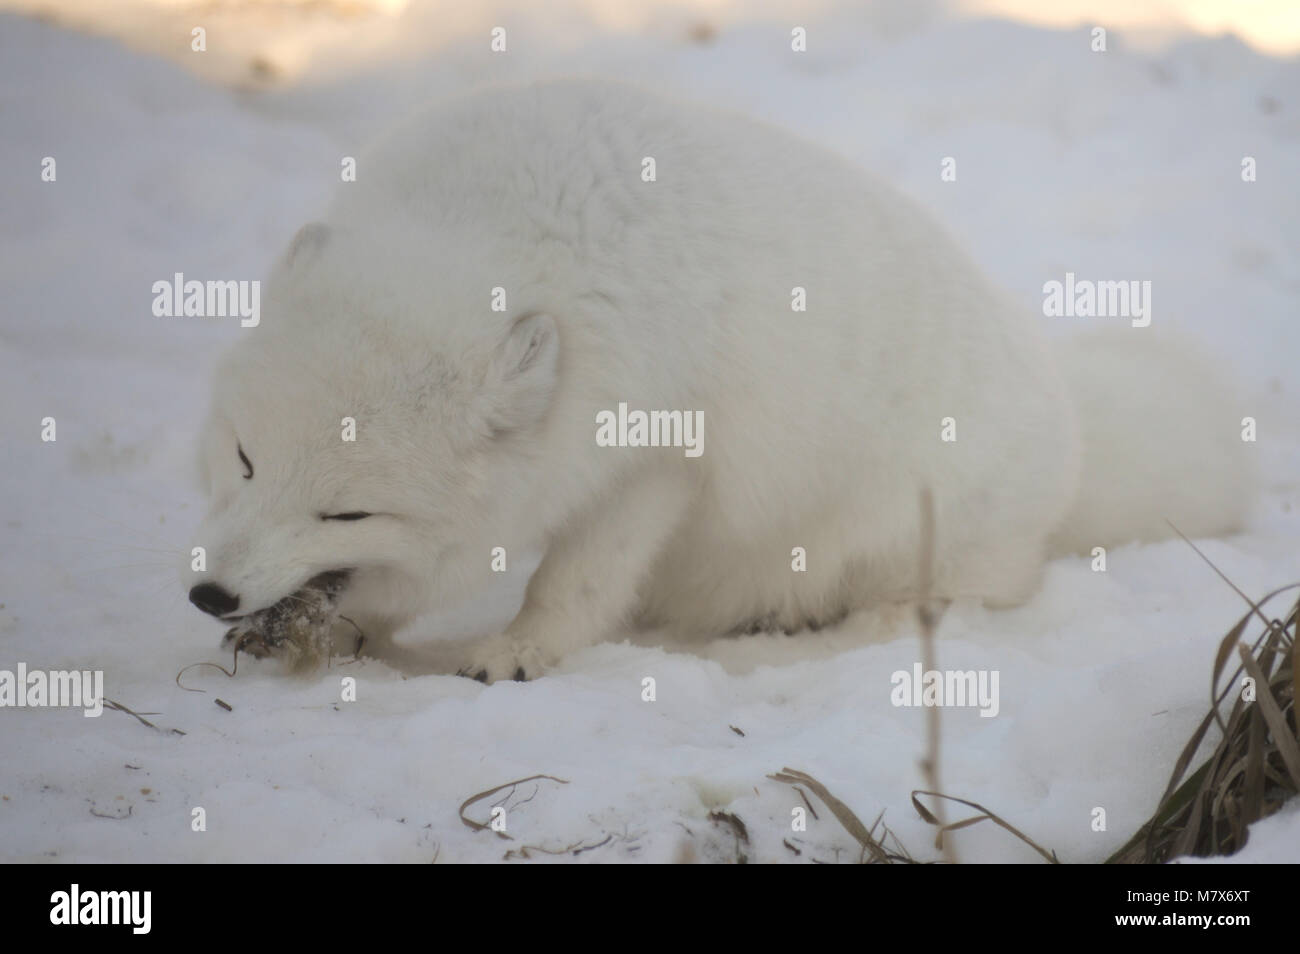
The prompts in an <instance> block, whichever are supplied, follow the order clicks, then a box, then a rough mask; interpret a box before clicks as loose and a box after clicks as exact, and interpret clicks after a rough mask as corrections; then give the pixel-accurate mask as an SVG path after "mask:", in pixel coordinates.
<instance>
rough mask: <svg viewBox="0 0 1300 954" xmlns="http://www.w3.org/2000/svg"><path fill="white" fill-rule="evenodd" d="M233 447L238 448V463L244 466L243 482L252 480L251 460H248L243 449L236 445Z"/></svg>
mask: <svg viewBox="0 0 1300 954" xmlns="http://www.w3.org/2000/svg"><path fill="white" fill-rule="evenodd" d="M235 446H236V448H238V450H239V459H240V461H241V462H242V463H243V465H244V470H245V471H246V473H245V474H244V479H245V480H252V479H253V462H252V461H251V460H249V459H248V455H247V454H245V453H244V449H243V448H242V447H240V446H239V445H238V444H236V445H235Z"/></svg>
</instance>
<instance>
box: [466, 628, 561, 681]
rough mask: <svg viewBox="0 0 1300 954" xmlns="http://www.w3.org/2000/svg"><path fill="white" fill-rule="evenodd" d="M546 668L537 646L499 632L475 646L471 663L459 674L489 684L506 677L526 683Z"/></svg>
mask: <svg viewBox="0 0 1300 954" xmlns="http://www.w3.org/2000/svg"><path fill="white" fill-rule="evenodd" d="M544 668H545V665H544V663H543V660H542V658H541V653H539V652H538V651H537V650H536V649H535V648H533V647H532V646H529V645H526V644H524V643H521V642H520V641H519V640H517V639H512V638H510V637H509V636H506V635H504V634H500V635H497V636H492V637H490V638H488V639H486V640H484V641H483V643H482V644H481V645H479V646H478V647H476V648H475V650H474V652H473V655H472V656H471V658H470V663H469V665H468V666H465V667H463V668H462V669H460V670H459V671H458V672H457V673H456V675H458V676H465V677H467V678H469V679H474V680H476V681H478V682H484V683H489V684H491V683H494V682H500V681H502V680H505V679H513V680H514V681H515V682H527V681H528V680H529V679H536V678H537V677H538V676H540V675H541V674H542V670H543V669H544Z"/></svg>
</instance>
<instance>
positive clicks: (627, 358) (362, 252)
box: [190, 80, 1249, 679]
mask: <svg viewBox="0 0 1300 954" xmlns="http://www.w3.org/2000/svg"><path fill="white" fill-rule="evenodd" d="M645 157H653V159H654V165H655V177H654V179H653V181H646V179H645V178H643V169H644V168H645V167H644V165H643V159H644V158H645ZM796 286H800V287H802V288H804V289H806V294H807V310H806V311H795V310H793V309H792V306H791V301H792V289H794V288H795V287H796ZM494 289H503V290H504V293H505V302H506V309H505V310H504V311H499V310H493V308H492V305H493V301H494V292H493V290H494ZM265 291H266V294H265V295H264V306H263V319H262V322H261V325H260V326H259V327H258V328H256V329H251V330H249V331H247V332H245V333H246V334H247V338H246V340H244V341H243V342H241V343H240V344H239V345H238V346H237V347H236V348H235V349H234V351H233V352H232V353H231V354H230V355H229V356H228V358H227V359H226V360H225V362H224V363H223V364H222V366H221V370H220V372H219V374H218V376H217V379H216V387H215V398H214V402H213V411H212V415H211V419H210V422H209V423H208V426H207V431H206V436H205V439H204V442H203V443H204V469H205V471H206V474H207V480H208V484H209V490H210V495H211V511H210V514H209V516H208V518H207V519H206V521H205V523H204V525H203V527H202V528H201V530H200V532H199V534H198V536H197V537H196V542H198V543H202V544H204V545H205V546H206V547H207V551H208V565H207V570H206V572H204V573H202V574H200V575H198V576H197V577H195V578H192V579H191V580H190V582H191V584H195V583H206V584H210V585H211V586H215V587H217V588H218V589H219V590H220V591H221V592H224V593H225V594H226V595H228V596H229V597H230V598H231V599H235V600H237V603H236V604H235V605H234V607H233V608H231V606H230V604H229V602H225V603H223V605H222V606H221V607H219V609H223V610H228V611H224V612H215V611H214V610H212V609H211V608H210V609H209V611H210V612H214V614H215V615H220V616H223V617H224V618H233V617H237V616H241V615H244V614H246V613H250V612H253V611H256V610H260V609H264V608H267V607H270V606H271V605H273V604H275V603H277V602H278V601H280V600H282V599H284V598H286V597H290V596H292V594H293V593H294V592H295V591H296V590H298V589H299V588H300V587H302V586H303V584H304V583H305V582H306V581H307V580H309V579H311V578H313V577H315V576H316V575H318V574H320V573H322V572H325V571H331V570H337V569H347V570H350V571H351V574H350V579H349V584H348V586H347V588H346V590H345V591H344V593H343V595H342V598H341V599H342V602H341V604H340V605H341V608H342V612H343V613H344V614H345V615H347V616H349V617H351V618H353V619H356V620H358V621H359V622H360V624H361V626H362V629H364V630H365V631H366V633H367V635H368V636H369V637H370V638H371V639H372V640H375V641H377V642H378V643H380V644H382V643H383V642H384V640H385V639H386V638H387V637H388V636H390V635H391V634H392V633H393V632H395V631H397V630H399V629H400V628H401V627H403V626H406V625H407V624H408V623H409V622H410V621H411V620H413V619H414V618H416V617H417V616H418V615H420V614H423V613H427V612H430V611H433V610H437V609H440V608H445V607H448V606H451V605H453V604H455V603H457V602H459V601H461V600H463V599H465V598H466V596H467V595H469V594H471V593H473V592H475V591H480V590H482V589H483V588H484V587H485V586H490V585H491V583H492V581H493V577H494V574H493V572H492V569H491V562H492V553H493V549H494V548H496V547H504V548H505V550H506V552H507V554H509V555H511V556H512V557H514V556H519V555H523V554H527V553H529V552H530V551H531V552H541V553H543V554H544V556H543V558H542V560H541V563H540V566H539V567H538V569H537V571H536V573H535V574H534V575H533V577H532V579H531V580H530V582H529V584H528V587H527V592H526V596H525V600H524V604H523V608H522V610H521V611H520V612H519V614H518V616H517V617H516V618H515V619H514V620H513V622H511V623H510V625H509V626H508V627H507V628H506V629H505V631H504V632H502V633H499V634H495V635H491V636H487V637H485V638H484V639H482V640H480V641H478V642H477V643H476V644H475V645H476V649H475V655H474V658H472V659H469V660H467V661H466V662H467V669H468V671H469V672H472V673H479V674H481V675H484V676H486V678H488V679H500V678H510V677H513V676H517V675H519V674H520V673H521V672H522V673H524V674H526V675H527V676H529V677H531V676H533V675H537V674H539V673H541V672H543V671H545V669H546V668H547V667H548V666H550V665H553V664H554V663H555V662H556V661H557V660H559V659H560V658H561V657H563V656H564V655H565V654H567V653H569V652H571V651H573V650H576V649H579V648H581V647H584V646H588V645H590V644H593V643H594V642H596V641H598V640H600V639H602V638H604V637H607V636H609V635H612V634H614V633H616V632H618V631H619V629H620V628H621V627H623V626H627V625H660V624H666V625H669V626H671V627H673V628H674V629H675V630H677V631H688V632H694V633H699V634H705V635H717V634H721V633H725V632H729V631H733V630H737V629H743V628H745V627H747V626H749V625H751V624H754V623H759V624H760V625H770V626H772V627H781V628H785V629H790V630H796V629H802V628H804V627H805V626H806V625H814V626H815V625H817V624H820V623H825V622H830V621H834V620H836V619H838V618H840V617H842V616H843V615H844V614H845V613H846V612H849V611H851V610H853V609H855V608H858V607H863V606H868V605H872V604H877V603H881V602H886V601H902V600H908V599H912V598H915V597H917V596H918V567H919V565H920V562H921V552H920V551H921V542H922V531H921V513H922V510H921V504H920V498H921V492H922V489H923V488H926V489H928V490H929V492H930V494H931V496H932V499H933V507H934V510H933V512H934V518H935V527H936V534H935V540H934V546H935V549H934V572H933V586H932V589H931V594H932V595H933V596H936V597H941V598H956V597H963V596H973V597H979V598H981V599H983V600H985V601H987V602H988V603H990V604H996V605H1006V604H1015V603H1018V602H1021V601H1023V600H1025V599H1026V598H1028V597H1029V596H1030V595H1031V594H1032V593H1033V592H1034V590H1035V587H1036V586H1037V584H1038V581H1039V578H1040V575H1041V573H1042V568H1043V564H1044V560H1045V558H1046V557H1047V556H1048V555H1049V553H1053V552H1057V553H1059V552H1065V551H1067V550H1079V549H1083V550H1087V549H1089V548H1091V547H1092V546H1095V545H1110V544H1119V543H1124V542H1127V541H1129V540H1132V539H1136V538H1141V539H1150V538H1153V537H1156V536H1162V535H1166V534H1167V533H1168V532H1169V530H1168V526H1167V525H1166V523H1165V520H1166V518H1167V519H1169V520H1171V521H1173V522H1174V523H1175V524H1177V525H1178V526H1179V528H1180V529H1181V530H1183V532H1185V533H1187V534H1189V535H1194V536H1203V535H1213V534H1219V533H1223V532H1227V531H1230V530H1232V529H1234V528H1236V527H1237V526H1238V525H1239V524H1240V523H1241V521H1242V519H1243V517H1244V510H1245V507H1246V505H1247V501H1248V499H1249V495H1248V493H1247V492H1246V486H1247V480H1248V477H1247V472H1246V469H1245V468H1244V467H1243V466H1242V463H1241V461H1240V444H1241V442H1240V439H1239V427H1240V419H1241V417H1242V416H1243V413H1242V409H1241V408H1240V407H1239V406H1237V405H1236V404H1235V403H1233V401H1232V400H1231V399H1230V398H1229V397H1228V396H1227V393H1226V391H1223V390H1222V389H1221V388H1220V387H1219V385H1217V384H1213V383H1212V377H1213V375H1212V374H1211V372H1210V371H1209V369H1208V368H1205V367H1204V366H1203V365H1202V364H1201V363H1199V362H1198V359H1196V358H1195V357H1194V356H1193V355H1191V354H1190V353H1188V352H1187V351H1186V349H1185V348H1184V347H1183V346H1181V345H1177V344H1176V343H1173V342H1170V341H1168V340H1167V335H1166V334H1165V333H1164V331H1163V330H1162V329H1161V316H1160V315H1156V317H1155V321H1154V322H1153V324H1152V326H1151V327H1149V328H1142V329H1136V328H1129V327H1127V322H1123V323H1122V326H1123V327H1122V328H1117V329H1115V330H1114V331H1113V332H1112V333H1111V334H1106V335H1100V336H1097V337H1096V338H1095V339H1093V340H1089V339H1088V336H1084V340H1082V341H1068V342H1066V343H1065V344H1064V345H1063V347H1062V348H1061V349H1060V352H1059V354H1058V349H1056V348H1054V347H1052V346H1051V345H1050V344H1049V342H1048V340H1047V338H1046V337H1045V334H1044V329H1043V325H1044V324H1045V323H1046V322H1048V321H1049V320H1053V319H1047V318H1044V317H1042V316H1040V315H1036V314H1034V313H1033V312H1032V311H1029V310H1027V309H1023V308H1021V307H1019V306H1018V305H1016V304H1015V303H1013V302H1011V301H1009V300H1008V299H1007V298H1006V297H1004V296H1003V295H1002V294H1000V293H999V292H998V291H997V290H995V289H994V288H993V287H992V286H991V285H990V283H989V282H988V281H987V280H986V279H985V278H984V277H983V276H982V275H981V274H980V272H979V270H978V269H977V268H976V267H975V266H974V265H973V264H972V262H971V260H970V259H969V258H968V257H967V256H966V254H964V253H963V252H962V251H961V250H960V249H959V248H958V247H957V245H956V244H955V243H954V242H953V240H951V239H950V238H949V237H948V235H947V234H946V233H945V232H944V231H943V230H942V229H941V228H940V227H939V226H937V225H936V224H935V223H934V222H933V221H932V219H931V217H930V216H929V215H928V214H926V213H925V212H923V211H922V210H920V209H919V208H918V207H917V206H915V205H914V204H913V203H912V202H910V201H908V200H907V199H905V198H903V197H902V196H900V195H899V194H897V193H896V192H894V191H893V190H892V189H890V188H888V187H887V186H885V185H884V184H882V183H881V182H879V181H877V180H875V179H873V178H872V177H870V176H869V175H867V174H865V173H864V172H862V171H860V170H859V169H858V168H856V167H854V166H853V165H851V164H850V163H848V162H847V161H845V160H842V159H840V158H838V157H836V156H834V155H832V154H829V153H827V152H825V151H823V150H821V149H820V148H817V147H815V146H813V145H810V144H807V143H805V142H803V141H801V140H799V139H796V138H794V137H792V136H790V135H788V134H786V133H783V132H781V131H779V130H777V129H775V128H771V127H769V126H766V125H763V124H761V123H758V122H755V121H752V120H749V119H745V118H743V117H740V116H735V115H731V114H728V113H724V112H715V111H712V110H706V109H703V108H698V107H695V106H691V105H687V104H684V103H680V102H675V101H671V100H665V99H661V98H660V97H658V96H655V95H651V94H649V93H646V92H643V91H639V90H637V89H635V88H632V87H628V86H623V85H619V84H613V83H604V82H595V81H581V80H574V81H563V82H552V83H545V84H540V85H536V86H530V87H523V88H509V89H496V90H490V91H485V92H479V93H476V94H473V95H469V96H466V97H463V98H460V99H458V100H455V101H452V102H449V103H445V104H442V105H439V106H437V107H435V108H432V109H430V110H428V111H426V112H423V113H422V114H420V115H418V116H417V117H415V119H414V120H413V121H411V122H409V123H408V124H406V125H405V126H403V127H401V128H400V129H399V130H398V131H396V132H395V133H393V134H392V135H391V136H390V137H389V138H387V140H386V141H384V142H382V143H381V144H380V145H379V146H378V147H377V148H376V149H375V150H374V151H373V152H372V153H370V154H369V155H368V156H363V157H362V158H361V159H360V161H359V164H358V178H357V181H356V182H355V183H349V184H346V185H344V186H342V187H341V188H340V190H339V193H338V197H337V199H336V201H335V202H334V204H333V206H332V208H331V210H330V211H329V213H328V215H327V217H326V218H325V220H324V223H323V224H319V225H313V226H309V227H307V228H305V229H304V230H303V231H302V232H301V233H300V234H299V236H298V238H297V239H296V240H295V242H294V244H293V246H292V247H291V249H290V250H289V251H288V252H287V253H286V254H285V256H284V258H283V259H282V260H281V262H280V263H279V264H278V265H277V266H276V268H275V270H274V272H273V274H272V276H271V278H270V280H269V282H268V283H267V288H266V290H265ZM1054 320H1057V321H1060V320H1062V319H1054ZM620 402H623V403H626V404H627V405H628V406H629V407H630V408H633V409H644V410H682V411H688V412H694V411H700V412H702V413H703V422H704V429H703V450H704V452H703V454H702V455H701V456H698V457H688V456H687V455H686V454H685V453H684V452H683V449H682V448H681V447H602V446H597V442H596V439H595V435H596V422H597V414H598V413H599V412H601V411H613V410H616V409H617V407H618V405H619V403H620ZM344 418H352V419H354V420H355V422H356V439H355V441H346V440H343V439H342V432H343V423H342V422H343V419H344ZM947 418H951V419H952V420H951V422H947V423H949V424H950V428H949V436H952V435H953V434H954V433H955V437H956V439H955V440H944V439H943V436H944V433H943V432H944V427H945V419H947ZM1234 445H1236V447H1235V448H1234ZM241 450H242V452H243V455H244V458H246V459H247V462H248V463H247V465H246V464H245V463H244V462H243V460H241V457H240V451H241ZM250 473H251V477H250V476H248V475H249V474H250ZM359 513H365V514H370V516H366V517H364V518H359V517H357V518H354V519H337V517H339V516H340V515H343V516H353V517H355V515H356V514H359ZM331 517H332V518H336V519H327V518H331ZM1049 543H1050V544H1051V548H1050V549H1049ZM796 547H801V548H803V551H804V552H805V553H806V570H804V571H796V570H794V569H793V568H792V564H793V557H792V552H793V550H794V548H796Z"/></svg>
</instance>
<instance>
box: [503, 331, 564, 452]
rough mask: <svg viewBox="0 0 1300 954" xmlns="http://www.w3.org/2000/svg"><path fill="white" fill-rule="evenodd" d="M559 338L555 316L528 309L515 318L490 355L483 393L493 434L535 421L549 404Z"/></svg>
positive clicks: (557, 361)
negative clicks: (526, 312)
mask: <svg viewBox="0 0 1300 954" xmlns="http://www.w3.org/2000/svg"><path fill="white" fill-rule="evenodd" d="M559 358H560V342H559V331H558V330H557V329H556V327H555V319H554V318H552V317H551V316H550V315H548V314H546V313H545V312H529V313H528V314H526V315H521V316H520V317H519V318H516V319H515V322H514V324H513V325H512V326H511V328H510V331H509V333H508V334H507V335H506V337H505V340H504V341H502V342H501V343H500V344H499V345H498V346H497V349H496V352H495V353H494V354H493V355H492V361H491V363H490V365H489V367H488V373H487V379H486V381H485V384H486V393H487V395H488V400H489V402H490V404H489V410H488V424H489V426H490V427H491V429H492V431H493V433H494V434H499V433H504V432H507V431H513V430H517V429H519V428H521V427H527V426H529V425H530V424H534V423H536V422H537V421H539V420H540V419H541V417H542V415H543V414H545V413H546V409H547V408H548V407H550V404H551V397H552V395H553V394H554V393H555V385H556V382H557V380H558V378H559Z"/></svg>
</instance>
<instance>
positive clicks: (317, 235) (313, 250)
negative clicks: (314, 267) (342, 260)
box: [284, 222, 330, 269]
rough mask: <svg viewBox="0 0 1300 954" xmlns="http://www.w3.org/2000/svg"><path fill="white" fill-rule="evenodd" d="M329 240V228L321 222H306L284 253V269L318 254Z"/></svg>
mask: <svg viewBox="0 0 1300 954" xmlns="http://www.w3.org/2000/svg"><path fill="white" fill-rule="evenodd" d="M329 238H330V227H329V226H328V225H326V224H324V223H323V222H308V223H307V224H306V225H304V226H303V227H302V228H300V229H299V230H298V234H297V235H295V236H294V237H293V241H292V242H290V243H289V250H288V251H287V252H285V253H284V267H285V268H290V269H291V268H294V267H295V266H297V265H301V264H303V263H305V262H309V261H311V260H312V259H313V258H315V257H316V256H317V255H319V254H320V250H321V249H323V248H324V247H325V245H326V243H327V242H329Z"/></svg>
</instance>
